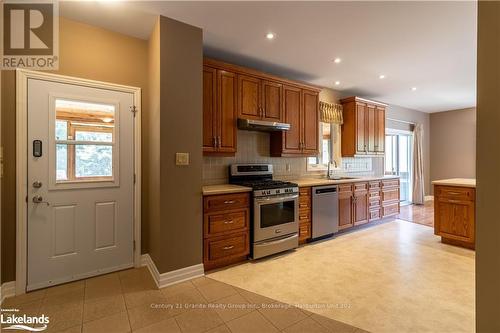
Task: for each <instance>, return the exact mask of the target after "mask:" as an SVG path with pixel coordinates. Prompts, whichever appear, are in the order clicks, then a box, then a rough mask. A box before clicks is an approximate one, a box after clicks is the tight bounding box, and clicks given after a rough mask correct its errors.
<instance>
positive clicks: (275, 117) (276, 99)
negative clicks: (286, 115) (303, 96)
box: [262, 81, 283, 122]
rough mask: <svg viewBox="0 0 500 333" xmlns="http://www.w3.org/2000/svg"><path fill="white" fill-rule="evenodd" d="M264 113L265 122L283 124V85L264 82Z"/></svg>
mask: <svg viewBox="0 0 500 333" xmlns="http://www.w3.org/2000/svg"><path fill="white" fill-rule="evenodd" d="M262 108H263V110H262V112H263V118H264V120H269V121H276V122H283V85H282V84H280V83H277V82H271V81H262Z"/></svg>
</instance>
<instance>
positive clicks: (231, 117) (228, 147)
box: [217, 70, 237, 153]
mask: <svg viewBox="0 0 500 333" xmlns="http://www.w3.org/2000/svg"><path fill="white" fill-rule="evenodd" d="M236 85H237V82H236V74H234V73H231V72H226V71H221V70H218V71H217V91H218V93H217V97H218V111H219V112H218V119H219V121H218V124H217V125H218V126H219V129H218V133H219V140H218V141H219V142H218V151H219V152H221V153H235V152H236V108H237V105H236V101H237V95H236Z"/></svg>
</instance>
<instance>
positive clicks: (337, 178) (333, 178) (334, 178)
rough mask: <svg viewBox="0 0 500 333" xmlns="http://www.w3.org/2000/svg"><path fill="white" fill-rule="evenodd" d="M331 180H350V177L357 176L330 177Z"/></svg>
mask: <svg viewBox="0 0 500 333" xmlns="http://www.w3.org/2000/svg"><path fill="white" fill-rule="evenodd" d="M328 179H330V180H349V179H357V178H356V177H330V178H328Z"/></svg>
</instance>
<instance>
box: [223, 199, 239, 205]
mask: <svg viewBox="0 0 500 333" xmlns="http://www.w3.org/2000/svg"><path fill="white" fill-rule="evenodd" d="M235 202H236V201H234V200H226V201H224V203H225V204H226V205H231V204H234V203H235Z"/></svg>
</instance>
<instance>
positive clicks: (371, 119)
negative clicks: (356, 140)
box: [365, 105, 376, 153]
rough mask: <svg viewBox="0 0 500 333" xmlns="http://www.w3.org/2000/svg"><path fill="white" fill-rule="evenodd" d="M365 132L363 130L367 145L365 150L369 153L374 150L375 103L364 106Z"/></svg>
mask: <svg viewBox="0 0 500 333" xmlns="http://www.w3.org/2000/svg"><path fill="white" fill-rule="evenodd" d="M365 128H366V132H365V138H366V139H365V141H366V145H367V151H368V152H369V153H374V152H375V145H376V143H375V139H376V132H375V105H367V106H366V127H365Z"/></svg>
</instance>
